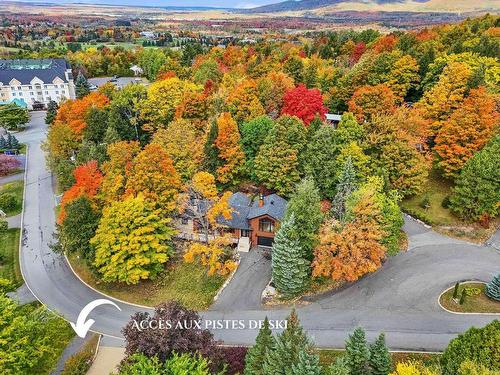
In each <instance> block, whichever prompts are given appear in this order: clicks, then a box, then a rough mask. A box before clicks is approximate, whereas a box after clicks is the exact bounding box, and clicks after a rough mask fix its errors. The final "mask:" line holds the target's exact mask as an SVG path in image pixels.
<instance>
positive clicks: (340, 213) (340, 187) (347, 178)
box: [331, 157, 356, 221]
mask: <svg viewBox="0 0 500 375" xmlns="http://www.w3.org/2000/svg"><path fill="white" fill-rule="evenodd" d="M355 190H356V171H355V170H354V166H353V165H352V160H351V158H350V157H348V158H347V160H346V161H345V163H344V167H343V168H342V173H341V174H340V178H339V182H338V184H337V192H336V194H335V197H334V198H333V201H332V208H331V211H332V214H333V216H334V217H335V218H336V219H337V220H340V221H343V220H344V219H345V214H346V202H347V199H348V198H349V196H350V195H351V194H352V193H353V192H354V191H355Z"/></svg>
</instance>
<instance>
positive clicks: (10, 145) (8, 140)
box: [6, 133, 12, 149]
mask: <svg viewBox="0 0 500 375" xmlns="http://www.w3.org/2000/svg"><path fill="white" fill-rule="evenodd" d="M6 146H7V149H12V134H10V133H7V142H6Z"/></svg>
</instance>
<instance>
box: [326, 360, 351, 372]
mask: <svg viewBox="0 0 500 375" xmlns="http://www.w3.org/2000/svg"><path fill="white" fill-rule="evenodd" d="M328 375H350V372H349V366H348V364H347V357H346V356H342V357H339V358H337V360H336V361H335V363H332V364H331V365H330V367H329V368H328Z"/></svg>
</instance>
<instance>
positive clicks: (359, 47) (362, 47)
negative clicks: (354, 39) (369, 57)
mask: <svg viewBox="0 0 500 375" xmlns="http://www.w3.org/2000/svg"><path fill="white" fill-rule="evenodd" d="M365 51H366V44H365V43H363V42H361V43H358V44H356V46H355V47H354V50H353V51H352V53H351V56H349V63H350V64H351V65H354V64H356V63H357V62H358V61H359V59H360V58H361V56H363V53H365Z"/></svg>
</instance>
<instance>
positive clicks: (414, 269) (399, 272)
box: [18, 112, 500, 351]
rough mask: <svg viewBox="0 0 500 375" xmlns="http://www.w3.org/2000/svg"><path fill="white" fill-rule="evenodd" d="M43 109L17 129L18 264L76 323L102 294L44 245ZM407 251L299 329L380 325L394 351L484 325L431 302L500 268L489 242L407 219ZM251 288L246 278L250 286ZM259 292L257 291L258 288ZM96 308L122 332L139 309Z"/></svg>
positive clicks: (279, 315) (236, 335)
mask: <svg viewBox="0 0 500 375" xmlns="http://www.w3.org/2000/svg"><path fill="white" fill-rule="evenodd" d="M43 119H44V113H42V112H35V113H32V119H31V123H30V127H29V129H28V130H27V131H25V132H23V133H20V134H19V135H18V138H19V140H20V141H21V142H25V143H28V144H29V156H28V168H27V178H26V189H25V194H26V199H25V210H24V216H23V224H24V225H23V226H24V230H23V239H22V251H21V269H22V271H23V275H24V278H25V281H26V283H27V285H28V286H29V288H30V289H31V291H32V292H33V293H34V295H35V296H36V297H37V298H38V299H39V300H40V301H41V302H43V303H44V304H45V305H46V306H47V307H49V308H50V309H52V310H54V311H57V312H58V313H60V314H62V315H63V316H64V317H65V318H67V319H68V320H70V321H72V322H75V321H76V318H77V316H78V314H79V312H80V310H81V309H82V308H83V307H84V306H85V305H86V304H87V303H88V302H90V301H92V300H95V299H98V298H103V296H102V295H101V294H99V293H98V292H95V291H93V290H92V289H90V288H88V287H87V286H85V285H84V284H82V283H81V282H80V280H78V278H76V277H75V276H74V274H73V273H72V272H71V270H70V269H69V267H68V265H67V264H66V262H65V260H64V258H63V257H61V256H60V255H57V254H54V253H53V252H52V251H51V250H50V248H49V244H50V243H51V242H52V233H53V231H54V222H55V217H54V206H55V202H54V191H53V186H52V178H51V173H50V172H49V171H48V169H47V167H46V164H45V157H44V153H43V151H42V150H41V148H40V146H41V143H42V142H43V140H44V139H45V137H46V126H45V124H44V121H43ZM405 230H406V231H407V233H408V235H409V238H410V250H409V251H408V252H406V253H404V254H400V255H398V256H396V257H392V258H390V259H389V260H388V261H387V262H386V264H385V265H384V267H383V268H382V269H381V270H380V271H378V272H376V273H374V274H370V275H369V276H367V277H365V278H363V279H362V280H361V281H359V282H358V283H356V284H354V285H352V286H351V287H349V288H346V289H344V290H343V291H341V292H339V293H337V294H334V295H331V296H328V297H323V298H321V299H320V300H319V301H317V302H314V303H311V304H310V305H307V306H304V307H301V308H299V315H300V318H301V321H302V324H303V326H304V328H305V329H306V330H307V331H308V333H309V334H310V335H311V336H312V337H313V338H314V340H315V342H316V344H317V345H319V346H323V347H343V344H344V340H345V337H346V335H347V333H349V332H351V331H352V330H353V328H354V327H356V326H358V325H360V326H363V327H364V328H365V329H366V330H367V334H368V337H369V338H370V339H371V338H373V337H374V336H375V335H376V334H378V333H379V332H381V331H384V332H386V336H387V342H388V344H389V346H390V347H391V349H393V350H403V349H404V350H430V351H432V350H442V349H443V348H444V347H445V346H446V345H447V343H448V342H449V340H450V339H451V338H453V337H455V336H456V335H457V334H458V333H460V332H463V331H464V330H466V329H467V328H468V327H470V326H472V325H475V326H482V325H485V324H487V323H488V322H490V321H492V320H493V319H495V316H493V315H456V314H450V313H447V312H445V311H443V310H442V309H441V308H440V307H439V306H438V304H437V297H438V295H439V294H440V292H441V291H442V290H443V289H444V288H446V287H448V286H451V285H453V284H454V282H455V281H456V280H465V279H479V280H489V279H490V278H491V277H492V275H493V274H494V273H495V272H498V271H499V270H500V254H499V253H498V252H497V251H496V250H494V249H493V248H489V247H483V246H476V245H471V244H467V243H465V242H462V241H458V240H453V239H450V238H448V237H444V236H441V235H439V234H437V233H435V232H433V231H430V230H428V229H426V228H424V227H422V226H420V225H418V224H416V223H414V222H412V221H410V220H407V222H406V225H405ZM247 287H248V288H252V285H248V286H247ZM259 292H260V291H259ZM118 305H119V306H120V307H121V309H122V311H118V310H116V309H115V308H114V307H111V306H100V307H98V308H96V309H95V310H94V311H93V312H92V313H91V314H90V317H91V318H93V319H94V320H95V321H96V322H95V324H94V325H93V327H92V330H95V331H97V332H100V333H103V334H105V335H109V336H115V337H121V333H120V331H121V328H122V327H123V326H124V325H125V324H126V322H127V321H128V320H129V318H130V316H131V315H132V314H133V313H135V312H136V311H139V310H141V308H139V307H136V306H133V305H130V304H124V303H121V302H118ZM289 311H290V309H272V310H271V309H262V307H260V306H255V308H253V309H248V308H245V309H243V310H241V309H239V308H238V306H237V304H233V305H231V304H230V303H229V305H228V306H227V307H224V308H222V309H220V308H218V309H217V310H215V311H207V312H205V313H203V317H204V318H205V319H242V320H245V321H247V322H248V320H249V319H263V318H264V317H265V316H266V315H267V316H269V317H270V319H283V318H284V317H285V316H286V315H287V314H288V313H289ZM214 334H215V336H216V338H218V339H222V340H224V341H225V342H226V343H227V344H242V345H244V344H252V343H253V341H254V338H255V336H256V334H257V331H256V330H254V329H244V330H229V329H224V330H216V331H214Z"/></svg>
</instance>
